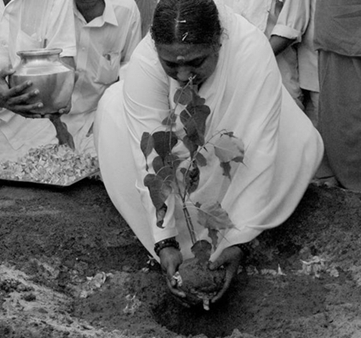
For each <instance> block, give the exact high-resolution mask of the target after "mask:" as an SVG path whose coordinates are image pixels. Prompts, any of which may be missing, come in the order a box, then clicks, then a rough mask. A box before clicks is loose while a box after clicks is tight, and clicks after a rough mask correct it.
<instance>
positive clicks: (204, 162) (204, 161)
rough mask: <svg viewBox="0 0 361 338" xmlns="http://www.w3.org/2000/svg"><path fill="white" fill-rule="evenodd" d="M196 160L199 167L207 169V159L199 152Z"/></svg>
mask: <svg viewBox="0 0 361 338" xmlns="http://www.w3.org/2000/svg"><path fill="white" fill-rule="evenodd" d="M195 160H196V162H197V165H199V166H200V167H205V166H206V165H207V159H206V158H205V157H204V156H203V155H202V154H201V153H199V152H198V153H197V154H196V158H195Z"/></svg>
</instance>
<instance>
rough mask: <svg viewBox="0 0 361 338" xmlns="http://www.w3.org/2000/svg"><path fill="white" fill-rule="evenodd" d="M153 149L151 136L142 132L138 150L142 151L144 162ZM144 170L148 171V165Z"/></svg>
mask: <svg viewBox="0 0 361 338" xmlns="http://www.w3.org/2000/svg"><path fill="white" fill-rule="evenodd" d="M153 147H154V140H153V137H152V135H151V134H149V133H147V132H144V133H143V135H142V139H141V141H140V149H141V150H142V152H143V155H144V157H145V160H146V161H147V158H148V156H149V154H150V153H151V152H152V150H153ZM146 169H147V170H148V165H147V168H146Z"/></svg>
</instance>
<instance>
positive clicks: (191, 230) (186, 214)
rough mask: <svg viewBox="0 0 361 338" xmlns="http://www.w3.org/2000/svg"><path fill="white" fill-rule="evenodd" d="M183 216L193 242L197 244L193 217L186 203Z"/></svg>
mask: <svg viewBox="0 0 361 338" xmlns="http://www.w3.org/2000/svg"><path fill="white" fill-rule="evenodd" d="M183 214H184V217H185V220H186V224H187V228H188V231H189V234H190V236H191V241H192V243H193V244H194V243H195V242H197V238H196V236H195V234H194V226H193V223H192V219H191V215H190V214H189V211H188V209H187V206H186V205H185V203H183Z"/></svg>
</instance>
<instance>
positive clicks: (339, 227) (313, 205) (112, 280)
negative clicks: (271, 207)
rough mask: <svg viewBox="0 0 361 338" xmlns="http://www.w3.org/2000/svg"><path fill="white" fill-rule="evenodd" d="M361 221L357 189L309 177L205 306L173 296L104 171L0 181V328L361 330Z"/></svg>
mask: <svg viewBox="0 0 361 338" xmlns="http://www.w3.org/2000/svg"><path fill="white" fill-rule="evenodd" d="M360 220H361V195H360V194H355V193H351V192H347V191H344V190H341V189H337V188H327V187H317V186H315V185H310V187H309V189H308V190H307V192H306V194H305V196H304V198H303V200H302V201H301V203H300V205H299V206H298V208H297V209H296V210H295V212H294V213H293V215H292V216H291V217H290V218H289V219H288V220H287V221H286V222H285V223H284V224H283V225H281V226H279V227H277V228H275V229H273V230H271V231H267V232H264V233H263V234H262V235H261V236H259V238H258V240H257V241H256V242H255V247H254V250H253V252H252V254H251V256H250V257H249V259H248V261H247V262H246V266H245V267H243V268H242V269H240V271H239V274H238V276H237V279H236V280H235V282H234V283H233V285H232V287H231V289H230V290H229V293H228V294H227V295H226V297H225V298H224V299H223V300H222V301H221V302H220V303H218V304H217V306H212V307H211V310H210V311H204V310H202V309H201V308H198V307H197V308H194V309H186V308H184V307H183V306H182V305H180V304H179V303H178V302H177V300H175V299H174V298H173V297H171V296H170V294H169V293H168V291H167V287H166V285H165V281H164V276H163V275H162V274H161V272H160V269H159V266H158V264H155V263H154V261H153V260H152V259H150V258H149V256H148V254H147V252H146V250H145V249H144V248H143V247H142V245H141V244H140V243H139V242H138V240H137V239H136V238H135V236H134V234H133V233H132V231H131V230H130V228H129V227H128V226H127V224H126V223H125V222H124V220H123V219H122V217H121V216H120V215H119V214H118V212H117V211H116V210H115V208H114V207H113V205H112V203H111V201H110V200H109V198H108V196H107V193H106V191H105V189H104V186H103V184H102V183H101V182H100V181H96V180H90V179H87V180H83V181H81V182H79V183H77V184H75V185H73V186H71V187H68V188H64V189H54V188H52V189H51V188H48V187H43V186H11V185H7V184H2V183H0V259H1V263H0V264H1V265H0V308H1V311H0V337H1V338H63V337H70V338H75V337H76V338H88V337H94V338H123V337H142V338H152V337H156V338H158V337H159V338H163V337H164V338H165V337H167V338H168V337H171V338H172V337H173V338H175V337H178V338H182V337H198V338H201V337H203V338H205V337H208V338H215V337H228V338H230V337H232V338H236V337H244V338H252V337H253V338H254V337H257V338H273V337H274V338H301V337H302V338H306V337H307V338H316V337H317V338H320V337H321V338H330V337H335V338H336V337H337V338H343V337H344V338H346V337H361V292H360V285H361V236H360V226H361V224H360Z"/></svg>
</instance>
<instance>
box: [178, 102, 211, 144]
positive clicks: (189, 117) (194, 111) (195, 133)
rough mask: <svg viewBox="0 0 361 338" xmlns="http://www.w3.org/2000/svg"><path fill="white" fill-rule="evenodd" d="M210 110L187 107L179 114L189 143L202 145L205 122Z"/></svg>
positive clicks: (200, 107)
mask: <svg viewBox="0 0 361 338" xmlns="http://www.w3.org/2000/svg"><path fill="white" fill-rule="evenodd" d="M210 113H211V110H210V109H209V107H208V106H205V105H203V106H189V105H188V106H187V109H185V110H183V111H182V112H181V113H180V118H181V122H182V123H183V125H184V129H185V132H186V134H187V136H188V138H189V140H190V141H192V142H193V143H194V144H196V145H198V146H203V145H204V135H205V130H206V120H207V117H208V115H209V114H210Z"/></svg>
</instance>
